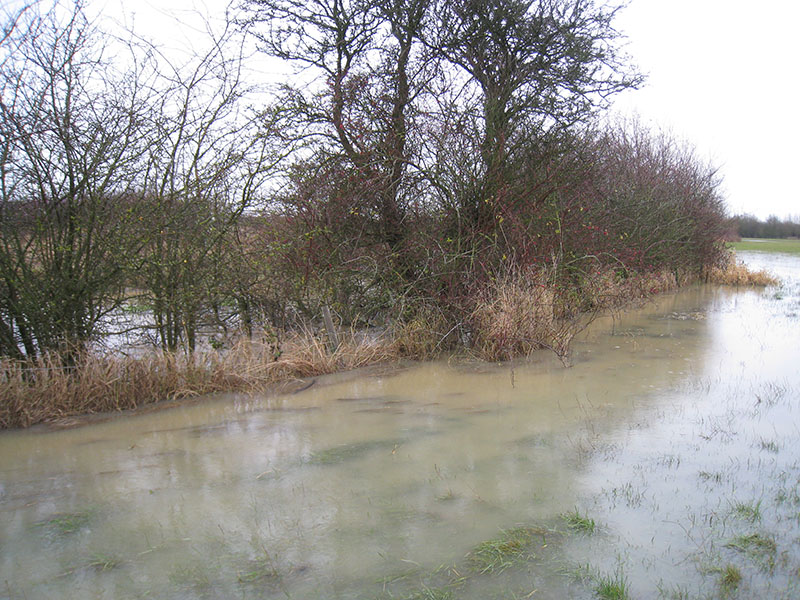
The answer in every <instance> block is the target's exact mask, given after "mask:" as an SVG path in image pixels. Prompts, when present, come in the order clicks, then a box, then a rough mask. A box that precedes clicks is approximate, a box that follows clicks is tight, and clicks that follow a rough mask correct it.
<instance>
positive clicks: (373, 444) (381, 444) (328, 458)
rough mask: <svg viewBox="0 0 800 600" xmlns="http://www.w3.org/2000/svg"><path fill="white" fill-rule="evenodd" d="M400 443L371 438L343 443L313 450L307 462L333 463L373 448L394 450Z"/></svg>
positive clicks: (370, 450) (349, 458) (371, 450)
mask: <svg viewBox="0 0 800 600" xmlns="http://www.w3.org/2000/svg"><path fill="white" fill-rule="evenodd" d="M400 444H401V442H400V441H398V440H373V441H370V442H360V443H357V444H344V445H341V446H334V447H333V448H328V449H326V450H320V451H319V452H313V453H312V454H311V456H310V457H309V458H308V461H307V462H308V463H309V464H312V465H335V464H339V463H342V462H346V461H349V460H354V459H356V458H359V457H361V456H363V455H365V454H368V453H370V452H373V451H375V450H394V449H395V448H397V447H398V446H399V445H400Z"/></svg>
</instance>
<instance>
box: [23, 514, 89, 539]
mask: <svg viewBox="0 0 800 600" xmlns="http://www.w3.org/2000/svg"><path fill="white" fill-rule="evenodd" d="M90 518H91V512H90V511H88V510H87V511H79V512H72V513H59V514H56V515H53V516H52V517H50V518H49V519H46V520H44V521H39V522H38V523H37V524H36V525H37V526H39V527H44V528H46V529H48V530H49V531H52V532H54V533H56V534H58V535H69V534H71V533H75V532H76V531H78V530H80V529H83V528H84V527H86V526H87V525H88V524H89V519H90Z"/></svg>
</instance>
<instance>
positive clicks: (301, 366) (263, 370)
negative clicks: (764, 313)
mask: <svg viewBox="0 0 800 600" xmlns="http://www.w3.org/2000/svg"><path fill="white" fill-rule="evenodd" d="M725 273H747V279H746V280H741V279H738V278H737V279H734V280H730V278H731V277H732V276H726V277H728V279H727V280H726V281H724V283H732V284H735V285H768V284H773V283H775V280H774V279H773V278H771V277H770V276H769V275H768V274H766V273H756V274H753V273H752V272H750V271H747V270H746V269H745V268H744V267H742V266H741V265H736V264H735V261H732V266H729V268H728V269H727V270H725ZM720 277H721V276H720V275H713V274H712V275H711V276H710V279H711V280H712V281H715V282H718V283H720V282H722V281H720V279H719V278H720ZM554 280H555V278H553V277H551V273H550V272H547V271H536V272H527V273H524V274H518V273H517V274H509V275H508V276H506V277H502V278H498V279H497V280H496V281H494V282H493V283H492V284H491V285H489V286H486V287H485V288H484V289H483V290H482V291H481V292H480V293H478V294H477V295H476V298H475V300H474V303H473V306H474V308H473V310H472V312H471V313H470V314H468V315H466V317H465V318H464V319H463V321H462V320H459V319H452V318H451V319H448V318H447V317H446V316H445V315H443V314H442V313H441V312H439V311H437V310H436V309H435V308H433V309H428V310H425V309H424V308H423V309H420V310H417V311H416V313H415V316H414V317H412V318H410V319H408V320H407V321H405V322H403V323H397V324H395V326H393V327H392V329H391V332H390V333H387V334H385V335H383V336H379V337H377V338H369V337H367V336H365V335H363V334H362V333H359V332H353V331H351V332H347V333H344V334H341V335H340V344H339V346H338V348H337V349H336V350H335V351H331V350H330V349H329V347H328V344H327V341H326V338H325V337H324V336H320V335H316V334H313V333H310V332H306V333H301V334H296V335H294V336H291V337H289V338H287V339H285V340H284V341H283V342H282V343H281V345H280V357H279V358H278V359H276V358H275V352H276V347H275V343H274V340H272V341H269V340H265V341H263V342H258V341H249V340H245V341H242V342H239V343H238V344H236V345H234V347H233V348H231V349H229V350H226V351H224V352H214V351H212V352H207V353H197V354H195V355H194V356H187V355H184V354H164V353H159V352H153V353H152V354H150V355H146V356H143V357H140V358H132V357H117V356H98V355H88V356H86V357H84V358H83V359H82V360H80V361H79V364H78V365H77V366H76V367H75V368H74V369H71V370H65V369H64V368H62V367H61V364H62V363H61V362H60V360H59V359H58V357H56V356H51V357H43V358H40V359H38V360H36V361H27V362H19V361H12V360H8V359H0V429H3V428H6V429H7V428H14V427H29V426H31V425H34V424H36V423H41V422H45V421H54V420H58V419H63V418H65V417H70V416H74V415H82V414H92V413H100V412H109V411H121V410H129V409H136V408H139V407H142V406H145V405H149V404H153V403H157V402H161V401H164V400H171V399H177V398H185V397H189V396H198V395H202V394H209V393H214V392H222V391H242V392H256V391H260V390H265V389H267V388H269V387H270V386H272V385H274V384H276V383H280V382H285V381H290V380H292V379H297V378H303V377H313V376H316V375H324V374H328V373H333V372H336V371H345V370H350V369H355V368H359V367H364V366H367V365H371V364H376V363H380V362H387V361H392V360H397V359H399V358H401V357H404V356H405V357H412V358H415V359H429V358H433V357H436V356H438V355H440V354H441V353H443V352H446V351H450V350H452V349H453V348H454V347H456V346H458V345H459V344H460V343H462V342H465V341H467V342H469V346H470V351H471V353H472V354H474V355H477V356H478V357H480V358H482V359H484V360H508V359H511V358H514V357H518V356H527V355H529V354H530V353H531V352H533V351H535V350H538V349H541V348H548V349H550V350H552V351H553V352H555V353H556V354H557V355H558V356H559V357H560V358H561V359H562V360H566V358H567V357H568V354H569V348H570V344H571V342H572V339H573V338H574V336H575V335H576V334H577V333H579V332H580V331H581V330H583V329H584V328H585V327H586V326H587V325H588V324H589V323H590V322H591V321H592V319H593V317H594V316H596V315H597V314H598V313H599V311H603V310H618V309H619V308H622V307H624V306H629V305H631V304H632V303H636V302H637V301H640V300H641V299H643V298H646V297H649V296H652V295H653V294H655V293H659V292H663V291H667V290H670V289H674V288H675V287H677V286H678V285H679V284H681V283H684V282H683V281H680V278H679V277H676V276H675V275H674V274H671V273H658V274H650V275H647V276H638V275H636V276H629V277H620V276H619V274H618V273H615V272H614V271H612V270H604V271H598V272H596V273H592V274H589V275H586V276H585V277H584V278H583V281H582V284H581V286H580V287H579V288H565V287H559V286H558V285H556V284H554V283H553V281H554ZM744 281H746V282H747V283H744Z"/></svg>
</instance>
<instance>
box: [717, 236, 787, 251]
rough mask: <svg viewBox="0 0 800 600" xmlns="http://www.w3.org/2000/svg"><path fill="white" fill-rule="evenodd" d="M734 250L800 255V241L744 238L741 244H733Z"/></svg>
mask: <svg viewBox="0 0 800 600" xmlns="http://www.w3.org/2000/svg"><path fill="white" fill-rule="evenodd" d="M731 246H732V247H733V249H734V250H747V251H755V252H789V253H792V254H800V240H768V239H755V238H744V239H742V241H741V242H733V243H732V244H731Z"/></svg>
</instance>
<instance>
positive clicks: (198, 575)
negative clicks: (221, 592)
mask: <svg viewBox="0 0 800 600" xmlns="http://www.w3.org/2000/svg"><path fill="white" fill-rule="evenodd" d="M169 580H170V582H172V583H173V584H175V585H179V586H182V587H191V588H195V589H199V590H202V589H208V588H210V587H211V580H210V579H209V577H208V570H207V569H206V568H205V567H203V566H201V565H193V566H180V567H177V568H175V569H174V570H173V571H172V572H171V573H170V574H169Z"/></svg>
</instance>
